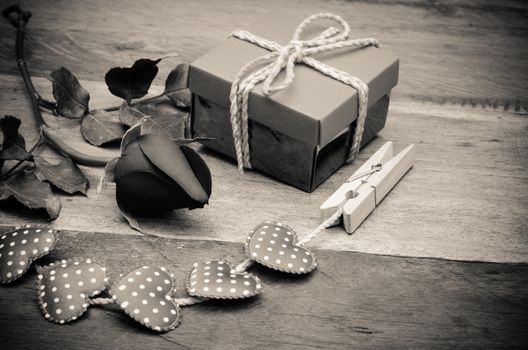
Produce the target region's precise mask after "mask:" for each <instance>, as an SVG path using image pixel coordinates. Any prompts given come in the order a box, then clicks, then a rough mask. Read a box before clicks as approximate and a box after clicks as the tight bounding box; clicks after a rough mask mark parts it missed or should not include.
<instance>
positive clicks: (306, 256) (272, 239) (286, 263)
mask: <svg viewBox="0 0 528 350" xmlns="http://www.w3.org/2000/svg"><path fill="white" fill-rule="evenodd" d="M246 255H247V256H248V258H250V259H251V260H253V261H255V262H257V263H259V264H261V265H264V266H267V267H269V268H271V269H274V270H278V271H282V272H287V273H294V274H303V273H309V272H311V271H313V270H314V269H315V267H316V266H317V264H316V262H315V258H314V256H313V255H312V253H311V252H310V251H309V250H308V249H306V248H304V247H302V246H301V245H299V244H297V234H296V233H295V231H294V230H292V229H291V228H289V227H288V226H286V225H284V224H282V223H280V222H272V221H266V222H264V223H261V224H259V225H258V226H257V227H255V228H254V229H253V231H251V232H250V234H249V236H248V237H247V240H246Z"/></svg>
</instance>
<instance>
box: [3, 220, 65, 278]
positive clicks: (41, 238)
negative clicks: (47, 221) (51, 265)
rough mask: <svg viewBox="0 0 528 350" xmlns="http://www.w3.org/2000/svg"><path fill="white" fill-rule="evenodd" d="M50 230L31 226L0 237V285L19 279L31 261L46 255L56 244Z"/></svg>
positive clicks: (54, 236)
mask: <svg viewBox="0 0 528 350" xmlns="http://www.w3.org/2000/svg"><path fill="white" fill-rule="evenodd" d="M57 239H58V237H57V236H56V234H55V232H54V231H53V230H52V229H49V228H44V227H39V226H35V227H32V226H31V225H26V226H24V227H23V228H21V227H20V226H17V227H16V228H15V229H14V230H11V231H9V232H7V233H4V234H3V235H1V236H0V283H1V284H4V283H10V282H13V281H14V280H16V279H18V278H20V277H21V276H22V275H23V274H25V273H26V271H27V270H28V269H29V267H30V266H31V264H32V263H33V261H35V260H37V259H39V258H41V257H43V256H44V255H47V254H48V253H49V252H50V251H51V250H53V248H54V247H55V244H56V243H57Z"/></svg>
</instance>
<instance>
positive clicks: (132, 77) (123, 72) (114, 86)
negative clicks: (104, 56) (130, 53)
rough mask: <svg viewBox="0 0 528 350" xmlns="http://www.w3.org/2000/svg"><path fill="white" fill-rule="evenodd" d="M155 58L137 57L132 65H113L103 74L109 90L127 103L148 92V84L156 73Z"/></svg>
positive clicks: (156, 62)
mask: <svg viewBox="0 0 528 350" xmlns="http://www.w3.org/2000/svg"><path fill="white" fill-rule="evenodd" d="M160 61H161V58H159V59H157V60H150V59H145V58H142V59H139V60H137V61H136V62H134V64H133V65H132V67H115V68H112V69H110V70H109V71H108V72H107V73H106V75H105V82H106V85H107V86H108V89H109V90H110V92H111V93H112V94H114V95H116V96H118V97H121V98H123V99H124V100H125V101H126V102H127V103H128V104H130V101H131V100H132V99H134V98H139V97H143V96H145V95H146V94H147V93H148V90H149V88H150V84H152V81H153V80H154V78H155V77H156V74H158V66H157V64H158V63H159V62H160Z"/></svg>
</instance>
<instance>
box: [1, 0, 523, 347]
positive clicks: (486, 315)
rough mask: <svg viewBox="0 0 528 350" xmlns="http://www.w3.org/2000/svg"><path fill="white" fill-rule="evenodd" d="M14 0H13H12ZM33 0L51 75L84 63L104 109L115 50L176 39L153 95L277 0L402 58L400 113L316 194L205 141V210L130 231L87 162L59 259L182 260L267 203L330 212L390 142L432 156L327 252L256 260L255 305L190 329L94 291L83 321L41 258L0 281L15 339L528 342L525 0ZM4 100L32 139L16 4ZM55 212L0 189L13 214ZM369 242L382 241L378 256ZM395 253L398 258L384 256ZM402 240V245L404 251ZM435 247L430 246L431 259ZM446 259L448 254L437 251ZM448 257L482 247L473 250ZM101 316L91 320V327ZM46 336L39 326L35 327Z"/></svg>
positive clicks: (177, 265) (63, 125)
mask: <svg viewBox="0 0 528 350" xmlns="http://www.w3.org/2000/svg"><path fill="white" fill-rule="evenodd" d="M8 4H9V3H8V2H5V1H4V2H2V8H3V7H5V6H6V5H8ZM22 7H23V8H25V9H28V10H31V11H32V12H33V18H32V19H31V21H30V24H29V28H28V38H27V58H28V63H29V66H30V71H31V73H32V75H33V76H35V77H36V78H35V79H34V82H35V85H36V88H37V89H38V91H39V92H41V93H42V94H43V95H44V96H47V97H49V98H51V84H50V83H49V81H47V80H46V79H45V77H46V76H47V75H48V74H49V72H50V71H51V70H53V69H56V68H58V67H60V66H65V67H67V68H69V69H70V70H71V71H72V72H73V73H74V74H76V75H77V76H78V77H79V78H80V79H81V83H82V84H83V86H85V87H86V88H87V89H88V91H90V94H91V100H90V103H91V107H92V108H99V107H104V106H110V105H118V104H119V100H118V99H116V98H115V97H113V96H112V95H111V94H110V93H109V92H108V90H107V88H106V86H105V85H104V82H103V77H104V74H105V72H106V71H107V70H108V69H109V68H111V67H114V66H127V65H130V64H131V63H132V62H133V61H134V60H135V59H137V58H140V57H158V56H161V55H163V54H166V53H168V52H172V51H176V52H178V53H179V56H178V57H177V58H174V59H170V60H165V61H163V62H162V63H161V64H160V73H159V75H158V78H156V80H155V85H156V86H155V87H154V88H153V89H152V92H155V91H159V90H160V89H162V87H161V86H162V85H163V83H164V79H165V77H166V75H167V73H168V72H169V71H170V69H171V68H172V67H173V66H174V65H175V64H177V63H178V62H190V61H192V60H193V59H195V58H197V57H198V56H199V55H201V54H203V53H205V52H206V51H208V50H209V49H211V48H212V47H213V46H215V45H217V44H219V43H220V42H221V41H222V40H223V38H225V37H226V36H227V35H228V34H229V33H230V31H232V30H233V29H235V28H244V27H246V26H247V25H248V24H249V23H250V22H251V21H252V20H253V19H255V18H257V17H258V16H260V15H262V14H264V13H265V12H267V11H268V10H269V9H273V8H277V7H281V8H285V9H286V10H295V11H302V12H303V13H306V14H307V15H308V14H311V13H313V12H317V11H331V12H335V13H338V14H341V15H342V16H343V17H344V18H345V19H346V20H348V21H349V23H350V24H351V27H352V31H353V33H354V35H357V36H358V37H361V36H373V37H376V38H378V39H379V40H380V41H381V42H382V45H383V49H385V50H389V51H392V52H394V53H395V54H397V55H398V56H399V57H400V58H401V70H400V83H399V85H398V87H397V88H396V89H395V90H394V91H393V94H392V100H391V106H390V111H389V118H388V121H387V125H386V128H385V129H384V130H383V131H382V132H381V134H380V135H379V137H378V138H377V139H375V140H374V141H373V142H371V143H370V144H369V145H368V146H367V147H366V148H365V149H364V150H363V151H362V152H361V154H360V156H359V159H358V161H357V162H355V163H354V164H352V165H350V166H346V167H343V168H342V169H341V170H340V171H338V172H337V173H336V174H335V175H334V176H332V177H331V178H330V179H329V180H327V181H326V182H325V183H323V184H322V185H321V186H320V187H319V188H318V189H317V190H316V191H315V192H313V193H311V194H306V193H304V192H301V191H299V190H296V189H293V188H291V187H289V186H286V185H283V184H281V183H278V182H276V181H274V180H272V179H269V178H267V177H266V176H263V175H261V174H259V173H256V172H248V173H246V174H245V175H243V176H239V175H238V174H237V171H236V167H235V165H234V163H233V162H232V161H230V160H228V159H225V158H223V157H220V156H218V155H217V154H215V153H213V152H210V151H207V150H206V149H202V148H199V147H198V150H199V152H200V154H201V155H202V156H203V157H204V158H205V160H206V161H207V163H208V164H209V166H210V168H211V170H212V173H213V195H212V198H211V202H210V205H209V206H207V207H206V208H205V209H203V210H194V211H179V212H174V213H172V214H170V215H167V216H164V217H159V218H142V219H141V220H140V221H141V224H142V225H143V227H144V228H145V229H146V230H147V231H148V232H149V233H153V234H156V235H160V236H163V237H162V238H152V237H143V236H141V235H139V234H138V233H137V232H135V231H133V230H131V229H130V228H129V227H128V225H127V224H126V223H125V221H124V220H123V219H122V217H121V216H120V214H119V212H118V211H117V209H116V206H115V200H114V189H115V188H114V186H112V185H110V186H108V187H107V188H106V189H105V190H104V191H103V193H101V194H97V193H95V186H96V184H97V181H98V177H99V175H100V173H101V170H100V169H95V168H86V167H83V171H85V173H86V174H87V176H88V177H89V180H90V185H91V188H90V190H89V193H88V197H83V196H72V197H70V196H63V195H60V194H59V196H60V198H61V201H62V205H63V209H62V212H61V215H60V217H59V218H58V219H57V220H55V221H54V222H52V223H51V224H50V225H51V226H53V227H55V228H57V229H59V230H62V231H63V238H62V240H61V242H60V244H59V246H58V247H57V251H55V252H54V253H53V257H55V258H57V259H59V258H69V257H78V256H84V257H88V256H90V257H94V258H98V259H100V260H103V261H105V262H106V264H107V266H108V267H109V269H110V271H111V274H112V276H116V275H117V274H118V273H121V272H127V271H128V270H130V269H132V268H134V267H136V266H138V265H140V264H143V263H151V264H158V265H159V264H163V265H166V266H168V267H171V268H172V269H173V270H174V272H175V273H176V275H177V277H178V283H179V292H180V293H181V294H182V295H183V289H182V285H183V283H184V281H185V278H184V275H185V274H186V273H187V271H188V270H189V267H190V266H191V265H192V262H194V261H199V260H201V259H205V258H226V259H228V260H229V261H232V262H234V263H236V262H238V261H240V260H242V259H243V255H242V252H241V245H240V243H239V242H241V241H242V240H243V239H244V237H245V235H246V233H247V231H249V230H250V229H251V228H252V227H253V226H255V225H256V224H257V223H259V222H260V221H262V220H264V219H274V220H279V221H283V222H285V223H287V224H289V225H290V226H293V227H294V228H296V229H297V230H298V232H299V233H300V234H303V233H307V232H308V231H309V230H310V229H312V228H314V227H315V226H316V225H317V223H318V219H319V213H318V207H319V205H320V204H321V203H322V202H323V201H324V200H325V199H326V198H327V197H328V196H329V195H330V194H331V193H332V192H333V191H334V190H335V189H336V188H337V187H338V186H339V185H340V184H341V183H342V182H343V181H344V180H345V179H346V178H347V177H348V176H349V174H351V173H352V172H353V171H354V170H355V169H357V168H358V167H359V165H360V164H361V162H362V161H364V160H366V159H367V158H368V157H369V156H370V155H371V154H372V153H373V152H374V151H375V150H376V149H377V148H378V147H380V146H381V145H382V144H383V143H384V142H386V141H387V140H392V141H394V144H395V150H396V151H399V150H401V149H403V148H404V147H405V146H406V145H407V144H410V143H415V144H416V146H417V158H418V159H417V162H416V165H415V167H414V168H413V169H411V171H410V172H409V173H408V174H407V175H406V176H405V178H404V179H403V180H402V181H401V182H400V183H399V184H398V185H397V186H396V187H395V189H394V190H393V191H392V192H391V193H390V194H389V195H388V196H387V197H386V198H385V199H384V201H383V202H382V203H381V205H379V206H378V207H377V208H376V209H375V210H374V212H373V213H372V214H371V215H370V216H369V217H368V218H367V220H366V221H365V222H364V223H363V224H362V225H361V226H360V228H359V229H358V230H357V231H356V233H355V234H354V235H352V236H349V235H346V234H345V233H344V231H343V230H342V229H340V228H333V229H331V230H328V231H326V232H325V233H323V234H322V235H321V236H319V237H318V238H317V239H316V240H314V241H312V242H311V243H310V245H311V247H313V248H316V249H317V250H318V252H317V255H318V257H319V262H320V263H319V265H320V266H319V269H318V270H316V272H315V273H314V274H313V275H312V276H310V277H307V278H301V279H293V280H292V279H290V278H286V277H284V276H281V275H279V274H273V273H270V272H269V271H268V270H265V269H254V270H253V271H254V272H256V273H257V274H258V275H259V276H261V277H262V278H263V279H264V283H265V289H264V293H263V294H262V295H261V296H259V297H258V298H256V299H255V300H251V301H248V302H243V303H240V304H238V303H207V304H202V305H199V306H193V307H189V308H185V309H184V310H183V314H184V322H183V324H182V325H181V326H180V328H178V329H177V330H175V331H173V332H170V333H168V334H165V335H163V336H155V335H153V334H151V333H149V332H147V331H144V330H143V329H141V328H139V327H135V326H134V325H133V324H132V323H131V322H129V321H128V320H127V319H126V316H124V314H121V313H119V312H117V310H115V309H113V308H112V307H109V308H93V309H91V310H89V312H88V314H87V316H86V317H83V319H82V320H80V321H78V322H76V323H73V324H72V325H69V326H63V327H60V326H55V325H53V324H51V323H48V322H47V321H45V320H44V319H43V318H42V317H41V315H40V313H39V310H38V307H37V306H36V303H35V299H36V297H35V294H34V291H33V290H32V285H33V283H34V275H33V274H30V275H29V276H27V277H25V278H24V279H23V280H22V281H20V282H18V283H15V284H14V285H12V286H8V287H2V288H1V289H0V329H1V331H0V344H8V345H10V347H7V348H24V347H37V346H41V347H43V348H58V347H62V348H103V347H110V348H119V346H121V345H122V346H125V345H126V347H128V348H131V347H133V348H145V347H150V348H186V347H188V348H219V349H222V348H310V347H313V348H336V349H337V348H371V347H374V348H387V347H390V348H452V347H455V346H457V345H458V346H460V347H462V348H482V347H487V348H497V347H505V348H506V347H510V346H511V347H522V345H523V344H524V343H526V341H527V340H528V339H526V335H525V334H524V333H523V331H524V330H525V329H526V328H527V325H528V324H527V323H528V321H527V319H528V307H527V305H528V302H527V298H528V293H527V290H526V285H527V284H526V282H527V281H526V276H527V275H528V274H527V273H526V272H527V265H526V263H527V262H528V249H527V247H528V230H527V229H526V227H528V215H527V209H528V196H526V193H528V175H527V173H526V169H528V160H527V159H528V157H527V156H528V141H527V139H526V134H527V131H528V119H527V117H526V114H527V109H528V97H527V96H528V79H527V78H528V64H527V63H526V59H525V58H526V57H527V56H528V46H527V45H526V38H527V37H528V26H527V24H526V23H528V22H527V17H528V5H526V4H525V3H523V2H517V1H501V2H499V1H483V2H476V1H469V2H467V1H455V0H453V1H434V2H427V3H426V2H422V1H413V0H404V1H398V2H391V1H377V2H375V3H374V4H371V3H368V2H361V1H360V2H350V1H329V2H323V1H316V0H308V1H302V2H301V1H288V2H281V1H266V2H247V1H241V0H239V1H230V2H229V3H227V2H225V1H212V0H210V1H194V2H174V1H163V0H155V1H149V2H148V3H143V2H140V1H112V2H104V1H92V2H69V1H54V2H39V1H22ZM0 31H1V32H2V33H3V34H2V36H1V37H0V81H1V82H2V83H1V84H0V113H2V115H4V114H13V115H17V116H19V117H20V118H22V120H23V126H22V132H23V134H24V135H25V136H26V139H27V140H28V143H32V142H34V141H35V139H36V133H35V127H34V124H33V121H32V118H31V110H30V106H29V101H28V99H27V98H26V96H25V91H24V88H23V84H22V80H21V78H20V77H19V75H18V72H17V68H16V62H15V59H14V53H13V46H14V31H13V28H12V27H11V26H10V25H9V24H8V23H6V22H5V21H0ZM46 119H47V120H48V121H49V122H50V123H51V124H53V125H55V126H56V127H57V128H60V130H59V133H60V134H61V135H62V136H63V137H64V139H65V140H66V141H67V142H68V143H69V144H71V145H72V146H74V147H76V148H78V149H81V150H84V151H89V152H94V153H100V154H117V150H116V149H115V148H114V149H96V148H94V147H91V146H89V145H88V144H86V143H85V142H84V141H83V139H82V136H81V135H80V132H79V127H78V123H77V122H74V121H68V120H64V119H61V120H57V119H56V118H55V117H53V116H50V115H47V116H46ZM21 222H34V223H45V222H46V218H45V217H44V216H43V215H41V214H40V213H35V212H32V211H29V210H26V209H24V208H22V207H21V206H19V205H14V204H13V203H12V202H8V203H4V204H0V226H1V227H2V229H7V227H9V226H12V225H15V224H18V223H21ZM365 253H368V254H365ZM383 255H393V256H383ZM394 256H400V257H394ZM424 257H427V258H424ZM430 258H434V259H430ZM444 259H455V260H468V261H481V262H478V263H477V262H473V263H472V262H462V261H445V260H444ZM90 332H92V334H90ZM28 339H31V341H28Z"/></svg>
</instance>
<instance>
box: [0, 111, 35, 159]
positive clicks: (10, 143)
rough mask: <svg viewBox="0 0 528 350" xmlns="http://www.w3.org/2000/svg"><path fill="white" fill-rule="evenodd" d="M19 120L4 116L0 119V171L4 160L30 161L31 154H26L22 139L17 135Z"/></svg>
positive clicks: (24, 143)
mask: <svg viewBox="0 0 528 350" xmlns="http://www.w3.org/2000/svg"><path fill="white" fill-rule="evenodd" d="M19 127H20V119H18V118H16V117H13V116H11V115H6V116H4V117H3V118H2V119H0V131H1V132H2V145H1V148H0V169H1V168H2V165H3V164H4V161H5V160H30V159H32V156H31V154H29V153H28V152H26V142H25V140H24V137H23V136H22V135H20V134H19V133H18V128H19Z"/></svg>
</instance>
